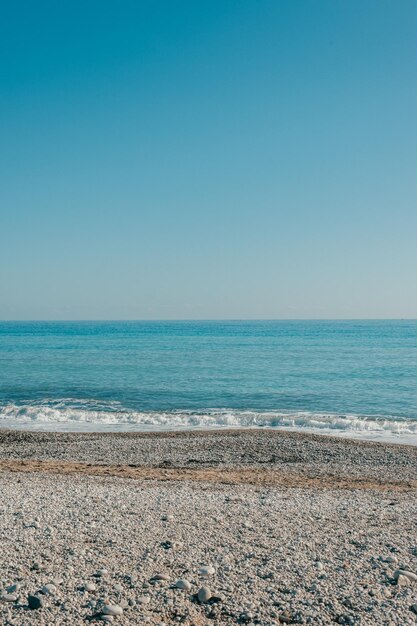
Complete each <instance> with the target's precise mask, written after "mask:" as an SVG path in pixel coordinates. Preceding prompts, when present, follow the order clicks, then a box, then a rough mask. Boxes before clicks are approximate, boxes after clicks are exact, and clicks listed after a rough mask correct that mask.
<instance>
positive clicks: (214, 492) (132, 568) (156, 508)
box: [0, 430, 417, 626]
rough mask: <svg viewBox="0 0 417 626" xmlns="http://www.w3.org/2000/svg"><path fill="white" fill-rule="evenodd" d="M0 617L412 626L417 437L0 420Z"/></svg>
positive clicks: (416, 611) (416, 616)
mask: <svg viewBox="0 0 417 626" xmlns="http://www.w3.org/2000/svg"><path fill="white" fill-rule="evenodd" d="M0 489H1V501H0V534H1V545H2V550H1V551H0V623H1V624H7V625H16V626H18V625H21V626H29V625H30V626H32V625H36V624H43V625H49V624H87V623H95V622H97V623H106V622H109V623H110V622H111V623H115V624H154V625H157V624H159V625H160V626H163V625H167V626H168V625H171V624H189V625H191V624H195V625H196V626H200V625H212V626H216V625H221V624H261V625H265V626H266V625H270V626H272V625H278V624H282V623H289V624H291V623H293V624H315V625H319V624H369V625H371V624H372V625H376V624H381V625H387V626H388V625H394V624H395V625H400V624H401V625H402V624H416V623H417V498H416V495H417V448H415V447H413V446H398V445H394V444H382V443H370V442H358V441H350V440H345V439H343V440H342V439H337V438H333V437H320V436H314V435H305V434H296V433H283V432H279V431H261V430H247V431H244V430H242V431H216V432H201V431H200V432H198V431H194V432H183V433H158V434H155V433H154V434H139V433H129V434H126V433H125V434H121V433H118V434H116V433H34V432H26V431H7V430H3V431H0Z"/></svg>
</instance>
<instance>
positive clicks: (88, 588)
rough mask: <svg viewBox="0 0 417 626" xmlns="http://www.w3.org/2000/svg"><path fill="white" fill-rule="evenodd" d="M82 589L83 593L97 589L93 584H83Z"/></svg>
mask: <svg viewBox="0 0 417 626" xmlns="http://www.w3.org/2000/svg"><path fill="white" fill-rule="evenodd" d="M84 589H85V591H90V592H93V591H95V590H96V589H97V587H96V585H95V584H94V583H85V585H84Z"/></svg>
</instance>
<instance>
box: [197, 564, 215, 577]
mask: <svg viewBox="0 0 417 626" xmlns="http://www.w3.org/2000/svg"><path fill="white" fill-rule="evenodd" d="M198 573H199V574H200V576H213V574H215V573H216V570H215V569H214V567H213V566H212V565H203V567H200V569H199V570H198Z"/></svg>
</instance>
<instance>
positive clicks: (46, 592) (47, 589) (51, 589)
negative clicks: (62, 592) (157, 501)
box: [41, 583, 56, 596]
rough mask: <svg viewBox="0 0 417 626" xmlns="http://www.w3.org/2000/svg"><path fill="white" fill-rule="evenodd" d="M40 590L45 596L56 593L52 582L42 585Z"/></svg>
mask: <svg viewBox="0 0 417 626" xmlns="http://www.w3.org/2000/svg"><path fill="white" fill-rule="evenodd" d="M41 592H42V593H43V594H44V595H45V596H48V595H49V596H53V595H55V593H56V587H55V585H54V584H53V583H48V584H47V585H44V586H43V587H42V589H41Z"/></svg>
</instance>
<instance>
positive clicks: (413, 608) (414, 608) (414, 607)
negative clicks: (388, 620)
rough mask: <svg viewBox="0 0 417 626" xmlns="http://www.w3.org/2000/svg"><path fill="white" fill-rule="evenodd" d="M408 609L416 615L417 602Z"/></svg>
mask: <svg viewBox="0 0 417 626" xmlns="http://www.w3.org/2000/svg"><path fill="white" fill-rule="evenodd" d="M410 611H413V613H415V614H416V615H417V603H416V604H412V605H411V606H410Z"/></svg>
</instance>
